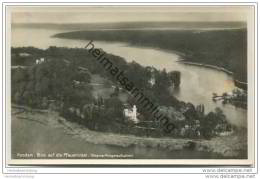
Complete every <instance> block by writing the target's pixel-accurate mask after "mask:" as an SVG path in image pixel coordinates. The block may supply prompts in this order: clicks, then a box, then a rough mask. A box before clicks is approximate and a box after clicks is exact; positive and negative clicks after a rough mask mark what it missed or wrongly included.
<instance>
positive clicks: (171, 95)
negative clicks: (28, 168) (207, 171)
mask: <svg viewBox="0 0 260 179" xmlns="http://www.w3.org/2000/svg"><path fill="white" fill-rule="evenodd" d="M6 11H7V14H8V16H7V20H6V23H7V28H6V33H7V34H8V38H7V44H8V45H7V47H6V51H7V52H6V53H9V56H8V57H9V58H7V59H6V61H7V62H6V64H7V66H6V67H7V68H6V71H7V76H9V82H7V84H6V85H7V86H9V88H7V89H9V90H7V94H9V95H7V100H8V101H9V103H8V104H9V108H10V109H9V112H10V116H9V118H7V119H6V120H7V122H6V123H7V124H9V126H10V130H9V132H10V133H9V134H10V135H9V139H10V140H9V147H10V155H9V163H10V164H60V163H63V164H108V165H109V164H117V165H121V164H122V165H125V164H134V165H142V164H145V165H171V164H190V165H197V164H209V165H212V164H219V165H226V164H231V165H238V164H252V163H253V157H254V156H253V154H254V120H255V119H254V102H253V101H254V76H253V74H254V58H255V57H254V42H253V40H254V39H253V37H254V36H253V35H254V33H253V32H254V22H253V17H254V8H253V7H252V6H242V5H241V6H232V5H230V6H229V5H226V6H210V5H208V6H192V5H190V6H174V5H173V6H160V5H158V6H156V5H153V6H149V5H147V6H141V5H140V6H138V5H135V6H128V5H122V6H116V5H114V6H113V5H100V6H97V5H93V6H88V5H83V6H69V5H67V6H51V5H47V6H37V5H35V6H10V7H7V9H6ZM252 29H253V30H252ZM8 74H9V75H8ZM7 79H8V78H7Z"/></svg>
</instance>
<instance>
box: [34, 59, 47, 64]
mask: <svg viewBox="0 0 260 179" xmlns="http://www.w3.org/2000/svg"><path fill="white" fill-rule="evenodd" d="M44 61H45V59H44V58H40V59H36V61H35V63H36V64H41V63H43V62H44Z"/></svg>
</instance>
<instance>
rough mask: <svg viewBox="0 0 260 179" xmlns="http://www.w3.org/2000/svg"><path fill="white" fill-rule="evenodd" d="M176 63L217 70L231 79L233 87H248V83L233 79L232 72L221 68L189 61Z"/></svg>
mask: <svg viewBox="0 0 260 179" xmlns="http://www.w3.org/2000/svg"><path fill="white" fill-rule="evenodd" d="M177 62H178V63H182V64H185V65H193V66H200V67H204V68H210V69H213V70H217V71H222V72H224V73H226V74H228V75H230V76H232V77H233V80H234V83H235V86H236V87H238V88H242V89H244V88H245V87H243V86H247V85H248V83H246V82H243V81H239V80H238V79H235V78H234V76H233V75H234V73H233V72H232V71H229V70H227V69H225V68H223V67H219V66H215V65H208V64H204V63H197V62H191V61H187V60H185V59H183V60H178V61H177Z"/></svg>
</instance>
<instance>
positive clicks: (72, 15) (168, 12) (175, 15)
mask: <svg viewBox="0 0 260 179" xmlns="http://www.w3.org/2000/svg"><path fill="white" fill-rule="evenodd" d="M8 10H9V12H11V14H12V23H109V22H138V21H172V22H175V21H205V22H214V21H247V19H248V14H249V12H253V11H252V10H253V9H252V8H251V7H245V6H244V7H239V6H236V7H230V6H229V7H216V6H215V7H207V6H204V7H188V6H187V7H183V6H178V7H176V6H174V7H173V6H171V7H169V6H164V7H158V6H156V7H151V6H149V7H147V6H146V7H140V6H139V7H138V6H135V7H133V6H132V7H116V6H106V7H102V6H100V7H94V6H93V7H89V6H88V7H86V6H85V7H12V8H9V9H8Z"/></svg>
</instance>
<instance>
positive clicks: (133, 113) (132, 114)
mask: <svg viewBox="0 0 260 179" xmlns="http://www.w3.org/2000/svg"><path fill="white" fill-rule="evenodd" d="M124 116H125V117H127V118H129V119H130V120H131V121H133V122H134V123H138V122H139V120H138V119H137V108H136V106H135V105H134V106H133V108H132V109H124Z"/></svg>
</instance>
